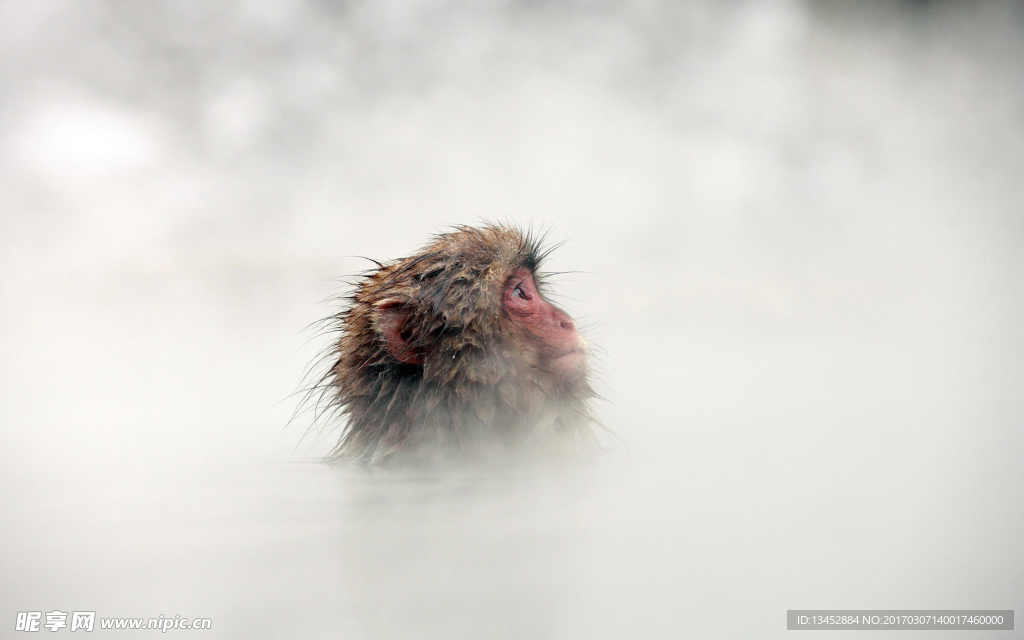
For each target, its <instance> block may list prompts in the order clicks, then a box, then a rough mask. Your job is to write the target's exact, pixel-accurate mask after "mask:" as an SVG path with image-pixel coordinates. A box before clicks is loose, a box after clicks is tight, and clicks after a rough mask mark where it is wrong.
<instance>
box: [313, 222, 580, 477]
mask: <svg viewBox="0 0 1024 640" xmlns="http://www.w3.org/2000/svg"><path fill="white" fill-rule="evenodd" d="M544 255H545V254H544V253H543V252H542V251H541V250H540V248H539V247H538V245H537V243H536V242H535V241H533V240H532V239H531V238H530V237H529V236H528V235H526V234H523V233H522V232H521V231H519V230H518V229H515V228H512V227H508V226H502V225H487V226H484V227H479V228H475V227H459V228H458V229H457V230H456V231H454V232H452V233H448V234H444V235H440V236H438V237H436V238H435V240H434V241H433V242H432V243H431V244H429V245H428V246H426V247H424V248H423V249H422V250H421V251H420V252H419V253H417V254H415V255H413V256H411V257H409V258H405V259H402V260H396V261H393V262H389V263H386V264H379V268H378V269H375V270H373V271H371V272H369V273H367V274H365V275H364V276H363V278H362V279H361V281H360V282H358V283H357V285H356V290H355V293H354V295H353V296H352V297H351V298H350V299H349V305H348V306H347V307H346V308H345V309H343V310H342V311H341V312H340V313H339V314H337V315H336V316H334V317H333V318H332V319H331V322H332V324H333V326H334V328H335V330H336V331H337V332H338V334H339V337H338V339H337V341H336V342H335V343H334V344H333V346H332V351H331V353H330V358H331V360H332V362H333V364H332V366H331V368H330V370H329V371H328V373H327V375H326V376H324V378H323V379H322V380H321V385H320V388H321V389H323V391H324V392H325V393H326V395H327V397H328V398H329V400H328V402H329V404H330V405H331V406H332V407H333V408H334V409H336V410H338V411H340V412H341V413H342V414H344V415H345V417H346V418H347V425H346V427H345V429H344V431H343V433H342V437H341V440H340V442H339V444H338V447H337V448H336V450H335V452H334V454H333V455H335V456H337V457H347V458H355V459H360V460H365V461H370V462H379V461H384V460H387V459H389V458H391V457H393V456H399V455H400V454H409V455H416V454H419V453H423V452H429V453H430V455H434V454H436V453H438V452H445V453H448V454H452V453H454V454H456V455H474V454H475V453H478V452H479V451H480V450H482V449H484V448H491V449H493V448H495V447H497V448H499V449H502V450H513V449H518V448H523V447H526V446H536V445H538V443H539V444H540V446H545V445H547V444H549V443H550V442H552V441H555V440H557V441H559V442H561V443H565V442H577V443H578V442H584V441H590V440H591V439H592V431H591V424H592V423H593V422H594V419H593V415H592V413H591V411H590V408H589V404H588V401H589V399H590V398H592V397H593V395H594V394H593V391H592V389H591V387H590V385H589V383H588V381H587V369H588V366H587V344H586V342H585V341H584V340H583V338H582V337H581V336H580V335H579V333H577V331H576V325H575V323H574V322H573V321H572V319H571V318H570V317H569V316H568V315H567V314H566V313H565V312H564V311H562V310H561V309H559V308H558V307H556V306H555V305H553V304H551V302H549V301H548V300H547V299H546V298H545V297H544V282H543V278H542V275H541V273H540V271H539V268H540V263H541V261H542V259H543V257H544Z"/></svg>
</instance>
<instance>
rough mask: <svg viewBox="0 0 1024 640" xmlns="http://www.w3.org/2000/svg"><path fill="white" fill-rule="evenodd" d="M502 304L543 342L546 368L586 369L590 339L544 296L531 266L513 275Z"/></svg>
mask: <svg viewBox="0 0 1024 640" xmlns="http://www.w3.org/2000/svg"><path fill="white" fill-rule="evenodd" d="M502 304H503V305H504V307H505V310H506V311H508V314H509V317H511V318H512V320H513V321H514V322H515V323H516V324H517V325H519V326H520V327H521V328H522V329H523V330H524V331H525V332H526V333H527V334H529V335H531V336H533V337H535V338H537V339H538V340H539V341H540V343H541V344H542V345H543V347H542V350H541V351H542V360H543V362H542V363H541V365H542V366H543V367H544V368H546V369H549V370H551V371H553V372H555V373H559V374H571V373H581V372H582V371H583V366H584V362H585V360H586V352H587V343H586V341H584V340H583V338H582V337H581V336H580V334H578V333H576V325H575V323H573V321H572V318H570V317H569V315H568V314H567V313H566V312H564V311H562V310H561V309H559V308H558V307H556V306H555V305H553V304H551V303H550V302H548V301H547V300H545V299H544V298H543V297H542V296H541V295H540V292H539V291H537V284H536V283H535V282H534V280H533V273H532V272H531V271H530V270H529V269H519V270H518V271H516V272H515V273H514V274H512V277H511V278H509V281H508V283H507V284H506V285H505V294H504V297H503V300H502Z"/></svg>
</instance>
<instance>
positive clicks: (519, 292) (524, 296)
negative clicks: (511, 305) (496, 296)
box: [512, 286, 530, 300]
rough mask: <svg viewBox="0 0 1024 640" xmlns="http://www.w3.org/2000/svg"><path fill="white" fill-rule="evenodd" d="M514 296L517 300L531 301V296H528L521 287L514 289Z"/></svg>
mask: <svg viewBox="0 0 1024 640" xmlns="http://www.w3.org/2000/svg"><path fill="white" fill-rule="evenodd" d="M512 295H513V296H515V297H516V298H520V299H522V300H529V299H530V296H529V295H527V293H526V292H525V291H523V288H522V287H519V286H517V287H516V288H514V289H512Z"/></svg>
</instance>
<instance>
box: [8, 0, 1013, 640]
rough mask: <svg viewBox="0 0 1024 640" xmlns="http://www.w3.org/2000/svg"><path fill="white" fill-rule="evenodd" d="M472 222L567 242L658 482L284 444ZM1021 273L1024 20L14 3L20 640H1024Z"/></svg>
mask: <svg viewBox="0 0 1024 640" xmlns="http://www.w3.org/2000/svg"><path fill="white" fill-rule="evenodd" d="M482 219H495V220H500V221H505V220H508V221H512V222H516V223H519V224H522V225H524V226H528V225H533V227H534V228H535V229H542V230H546V231H548V232H549V236H548V237H549V238H550V240H551V241H552V242H561V241H566V244H564V246H562V247H561V248H559V249H558V250H557V251H556V252H555V253H554V254H552V256H551V259H550V261H549V262H548V264H547V265H546V267H547V268H548V269H549V270H551V271H558V272H571V273H567V274H564V275H561V276H558V277H556V278H555V279H554V282H555V288H556V292H557V293H558V294H559V295H558V296H557V302H558V303H559V304H561V305H562V306H563V307H564V308H566V310H567V311H568V312H569V313H570V314H571V315H573V316H574V317H575V318H576V319H577V320H578V321H579V324H580V325H581V326H582V327H583V329H584V331H585V335H586V336H587V338H588V339H589V340H590V341H591V342H592V343H593V344H595V345H596V346H597V347H598V348H599V353H598V354H597V358H596V361H595V363H594V364H595V369H596V371H595V378H596V386H597V387H598V390H599V392H600V393H601V394H602V396H604V398H605V400H604V401H602V402H600V403H599V404H598V406H597V410H598V413H599V414H600V416H601V417H602V419H603V420H604V422H605V423H606V424H607V425H608V426H609V428H610V429H611V430H612V431H613V432H614V433H615V434H617V436H618V437H619V438H620V439H621V441H622V443H623V445H624V446H621V445H617V446H615V447H612V452H611V453H610V454H609V455H608V456H607V458H606V459H605V460H603V461H602V462H600V463H598V464H595V465H583V466H579V467H570V468H565V469H555V468H548V469H542V470H537V471H536V472H533V473H519V474H502V473H495V474H493V475H489V474H482V473H481V474H477V475H473V474H468V475H457V474H456V475H454V476H444V477H426V478H405V477H400V476H388V475H387V474H383V475H381V474H374V475H367V474H360V473H355V472H350V471H346V470H339V469H336V468H331V467H327V466H324V465H320V464H316V463H315V462H314V461H315V460H317V459H318V457H319V456H321V455H322V454H323V453H325V452H326V451H328V450H329V449H330V448H331V446H332V445H333V443H334V440H333V439H332V438H334V437H336V434H333V435H332V434H326V435H325V436H324V437H323V438H321V439H320V440H319V441H318V440H317V439H316V438H315V437H306V438H303V434H304V432H305V431H306V428H307V427H308V426H309V423H310V417H309V416H308V415H301V416H299V418H298V419H296V420H295V421H294V422H292V423H291V424H290V425H289V424H288V421H289V418H290V417H291V416H292V413H293V411H294V410H295V408H296V405H297V402H298V398H297V397H294V396H292V395H291V394H292V393H293V392H294V391H295V390H296V389H297V388H298V387H299V385H300V382H301V380H302V376H303V372H304V369H305V367H306V365H307V364H308V363H309V362H310V361H311V360H313V358H314V357H315V356H316V355H317V353H318V352H319V351H320V350H321V349H323V348H324V347H325V346H326V344H327V340H326V339H325V338H317V337H315V336H314V335H313V332H312V331H311V330H308V329H306V327H307V325H309V324H310V323H312V322H314V321H316V320H318V319H320V318H323V317H325V316H327V315H329V314H330V313H332V312H333V311H334V310H335V309H336V307H335V306H334V304H333V303H330V302H324V299H325V298H327V297H328V296H331V295H334V294H337V293H339V292H342V291H343V288H341V287H342V285H341V284H340V283H339V282H338V281H337V280H334V278H336V277H338V276H346V275H351V274H354V273H357V272H359V271H362V270H364V269H366V268H367V267H368V266H369V263H367V262H366V261H364V260H361V259H359V258H356V257H354V256H368V257H370V258H374V259H378V260H383V259H391V258H400V257H403V256H405V255H408V254H409V253H411V252H413V251H415V250H416V249H418V248H419V247H420V246H421V245H422V244H424V243H425V242H426V241H427V240H428V239H429V237H430V235H431V234H434V233H437V232H441V231H444V230H445V229H447V228H448V226H449V225H452V224H458V223H470V224H472V223H474V222H479V221H480V220H482ZM1022 250H1024V7H1022V5H1021V4H1020V3H1018V2H895V1H892V2H864V3H840V2H798V1H795V0H794V1H788V0H779V1H764V2H712V1H710V0H709V1H707V2H697V1H694V2H673V1H664V2H657V1H654V0H651V1H644V0H636V1H633V2H624V3H618V2H616V3H613V2H600V1H598V2H573V1H569V0H566V1H561V2H559V1H551V2H547V1H542V0H536V1H517V2H454V1H453V2H446V1H443V0H376V1H368V0H367V1H358V0H357V1H351V2H340V1H339V2H334V1H330V2H329V1H314V0H308V1H305V2H303V1H299V0H296V1H284V0H248V1H246V0H242V1H237V2H229V1H226V0H203V1H201V2H198V1H196V2H191V1H188V2H186V1H182V0H177V1H173V2H172V1H166V2H165V1H156V2H123V1H114V0H109V1H106V2H103V1H99V2H74V1H62V0H54V1H50V0H34V1H32V2H20V1H17V0H7V1H4V2H2V3H0V551H2V554H0V628H4V629H7V631H6V632H4V634H3V635H4V637H7V636H8V635H19V634H15V632H14V631H13V629H14V624H15V617H16V613H17V612H18V611H43V612H48V611H52V610H54V609H58V610H60V611H65V612H67V611H96V612H97V616H98V618H101V617H115V616H124V617H142V618H149V617H157V616H158V615H164V616H170V617H173V616H174V615H181V616H183V617H187V618H195V617H210V618H212V620H213V628H212V630H209V631H194V632H192V631H173V630H172V631H168V634H170V635H176V634H189V635H191V634H195V635H197V636H198V635H202V636H203V637H204V638H285V637H286V638H328V637H330V638H372V639H376V638H438V639H441V638H444V639H452V638H474V639H476V638H543V639H547V638H552V639H555V638H559V639H560V638H581V639H582V638H586V639H596V638H609V639H611V638H686V637H701V638H755V637H756V638H781V637H783V636H787V632H786V631H785V624H786V623H785V614H786V609H802V608H807V609H810V608H823V609H824V608H834V609H839V608H921V609H941V608H957V609H968V608H985V609H1016V610H1017V612H1018V614H1019V613H1020V612H1021V611H1024V545H1022V544H1021V541H1022V540H1024V465H1022V463H1021V460H1022V454H1024V431H1022V426H1024V425H1022V422H1024V393H1022V391H1024V302H1022V291H1024V251H1022ZM44 622H45V618H44ZM68 622H69V623H70V618H69V620H68ZM1019 625H1020V623H1019V622H1018V629H1019V628H1020V626H1019ZM98 626H99V622H98V621H97V630H96V631H94V633H95V634H96V635H98V636H100V637H122V638H123V637H129V636H131V637H149V636H153V635H155V634H156V633H157V632H156V631H153V630H149V631H138V632H129V631H109V632H101V631H100V630H99V629H98ZM41 633H44V634H49V632H48V631H46V630H45V629H43V630H42V631H41ZM58 633H62V634H63V633H69V629H68V628H65V629H62V630H61V631H59V632H58ZM836 635H837V634H835V633H826V632H817V634H816V637H817V636H820V637H832V636H836ZM838 635H842V634H838ZM978 635H979V634H978V633H976V632H944V634H943V637H944V638H950V639H953V638H960V637H972V638H973V637H978ZM895 636H899V637H901V638H902V637H903V636H902V635H899V633H898V632H874V634H873V635H872V637H873V638H884V637H895ZM1011 636H1012V637H1021V636H1020V631H1019V630H1018V631H1014V632H1003V633H1001V634H999V637H1001V638H1002V637H1011ZM843 637H844V638H845V637H846V636H845V635H844V636H843Z"/></svg>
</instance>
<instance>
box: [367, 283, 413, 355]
mask: <svg viewBox="0 0 1024 640" xmlns="http://www.w3.org/2000/svg"><path fill="white" fill-rule="evenodd" d="M374 306H376V307H377V313H378V316H377V326H379V327H380V331H381V333H382V334H384V342H385V344H386V345H387V348H388V353H390V354H391V355H392V357H394V358H395V359H396V360H398V361H399V362H404V363H405V364H415V365H421V364H423V359H424V358H423V348H422V347H419V346H417V345H416V339H415V336H414V335H413V333H412V331H411V327H410V326H409V321H410V320H411V319H412V309H411V308H410V307H409V305H408V304H406V303H405V302H404V301H402V300H398V299H396V298H387V299H385V300H381V301H380V302H378V303H377V304H376V305H374Z"/></svg>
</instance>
